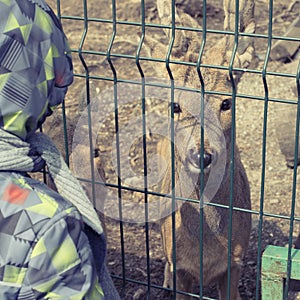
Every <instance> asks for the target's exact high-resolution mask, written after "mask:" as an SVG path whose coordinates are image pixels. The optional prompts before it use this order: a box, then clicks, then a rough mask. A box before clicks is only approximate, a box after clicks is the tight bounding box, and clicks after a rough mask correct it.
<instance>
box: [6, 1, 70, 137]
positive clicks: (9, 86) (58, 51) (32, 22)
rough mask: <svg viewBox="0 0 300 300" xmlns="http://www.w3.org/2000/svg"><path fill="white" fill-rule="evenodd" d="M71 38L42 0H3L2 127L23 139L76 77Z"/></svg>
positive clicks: (45, 115)
mask: <svg viewBox="0 0 300 300" xmlns="http://www.w3.org/2000/svg"><path fill="white" fill-rule="evenodd" d="M72 71H73V67H72V61H71V56H70V54H69V48H68V43H67V39H66V37H65V35H64V33H63V31H62V27H61V24H60V21H59V20H58V19H57V17H56V16H55V14H54V13H53V11H52V10H51V9H50V8H49V6H48V5H47V4H46V3H45V2H44V1H43V0H0V127H1V128H3V129H4V130H6V131H9V132H11V133H13V134H15V135H17V136H19V137H20V138H22V139H23V140H25V139H26V138H27V136H28V135H29V134H31V133H33V132H34V131H36V129H37V128H38V127H39V126H40V125H41V123H42V122H43V121H44V119H45V117H47V116H48V115H50V114H51V113H52V110H53V109H54V107H55V106H57V105H58V104H60V103H61V102H62V101H63V99H64V96H65V93H66V91H67V86H68V85H70V84H71V83H72V80H73V72H72Z"/></svg>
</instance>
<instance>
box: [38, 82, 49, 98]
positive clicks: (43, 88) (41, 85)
mask: <svg viewBox="0 0 300 300" xmlns="http://www.w3.org/2000/svg"><path fill="white" fill-rule="evenodd" d="M37 87H38V89H39V90H40V91H41V92H42V94H43V95H44V96H47V94H48V86H47V81H46V80H45V81H43V82H41V83H39V84H38V85H37Z"/></svg>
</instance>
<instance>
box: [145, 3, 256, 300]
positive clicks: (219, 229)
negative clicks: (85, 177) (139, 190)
mask: <svg viewBox="0 0 300 300" xmlns="http://www.w3.org/2000/svg"><path fill="white" fill-rule="evenodd" d="M234 3H235V1H233V0H224V9H225V21H224V29H225V30H234V24H233V22H234V18H233V16H234V15H235V11H234ZM157 6H158V13H159V15H160V18H161V21H162V23H163V24H166V23H167V24H169V23H170V18H169V16H170V11H171V9H170V7H169V6H170V2H169V1H166V0H158V1H157ZM253 12H254V1H248V0H244V1H240V16H241V20H240V24H239V30H241V31H244V32H247V33H253V32H254V30H255V22H254V18H253ZM176 18H177V22H178V23H179V24H181V25H185V26H189V25H191V23H193V22H194V21H191V20H192V19H191V17H189V16H187V15H185V14H181V15H180V16H179V15H178V14H177V13H176ZM185 20H187V21H186V22H185ZM192 25H194V23H193V24H192ZM176 32H178V34H177V37H176V40H175V43H174V45H175V49H174V51H173V58H176V59H177V58H180V60H182V61H190V59H191V58H193V57H195V56H196V57H197V53H193V49H195V48H197V47H194V46H190V43H191V40H192V39H191V38H189V36H188V35H185V33H183V32H182V31H176ZM166 34H167V35H168V34H169V32H168V31H167V30H166ZM148 45H150V46H149V48H150V49H151V48H152V49H151V50H150V52H151V55H152V56H155V57H159V56H161V53H165V51H164V50H163V49H165V46H163V45H161V46H160V45H158V44H155V47H154V48H153V47H151V45H154V41H152V40H150V41H149V42H148ZM233 45H234V44H233V37H232V36H225V37H224V38H222V39H221V40H220V41H219V42H218V43H217V44H216V45H214V46H213V47H212V48H210V49H209V50H208V51H207V55H206V56H205V57H204V59H203V61H202V63H203V64H213V65H220V66H227V67H228V66H229V63H230V60H231V55H232V49H233ZM180 49H181V51H180ZM253 54H254V47H253V43H252V41H251V39H250V38H249V37H243V38H241V40H240V44H239V47H238V51H237V53H236V56H235V60H234V67H238V68H247V67H248V66H249V64H250V62H251V60H252V57H253ZM194 61H195V59H194ZM160 72H161V71H160ZM163 72H164V73H166V71H165V70H164V71H163ZM172 72H173V76H174V80H175V84H176V83H178V82H179V83H180V84H183V85H185V86H187V87H193V88H198V89H200V80H199V76H198V73H197V70H196V68H195V67H184V66H181V65H178V64H176V65H175V66H174V65H173V66H172ZM201 72H202V75H203V78H204V83H205V90H206V91H218V92H223V93H229V94H230V93H232V85H233V84H235V85H236V84H237V83H238V81H239V79H240V77H241V73H235V74H234V77H233V78H234V82H231V80H230V78H229V72H228V70H220V69H215V68H204V67H202V68H201ZM231 79H232V78H231ZM205 97H206V98H205V104H206V105H208V106H209V108H210V109H209V110H210V112H213V113H214V115H215V117H216V120H217V122H216V123H219V124H220V126H219V127H220V128H221V134H222V135H224V141H225V144H226V145H225V148H226V157H225V171H224V176H223V178H222V180H221V184H220V187H219V189H218V190H217V192H216V194H215V195H214V197H213V199H209V200H210V202H211V203H215V204H221V205H229V202H230V181H231V179H230V177H231V176H230V174H231V170H230V159H231V151H232V150H231V143H232V141H231V136H232V132H231V127H232V110H231V109H228V110H222V109H221V105H222V102H223V101H224V100H227V99H229V101H231V99H230V98H231V97H230V96H225V95H224V96H223V95H206V96H205ZM199 99H200V97H199ZM175 101H176V102H177V103H178V104H179V105H180V107H181V109H182V111H181V112H180V113H179V114H175V117H176V119H175V121H174V122H175V137H174V138H175V184H176V197H180V196H181V197H186V196H187V195H185V194H184V192H183V193H182V191H183V189H181V185H182V182H181V181H182V179H180V178H179V172H180V170H182V167H184V168H185V169H186V170H187V173H186V174H187V175H186V176H187V177H186V179H187V181H189V180H191V182H194V183H195V182H196V184H195V189H194V190H193V191H192V193H191V195H189V197H191V198H192V199H199V195H200V191H199V189H200V188H199V185H200V181H199V178H198V176H199V174H200V170H199V173H198V174H195V172H192V171H190V170H189V166H188V163H187V156H188V155H189V153H190V152H191V151H198V153H200V149H201V145H200V131H201V130H200V129H201V126H200V121H199V120H195V118H193V116H191V112H193V109H191V108H190V109H188V110H186V109H185V106H187V105H188V104H187V103H188V99H187V97H183V96H182V95H180V93H179V95H178V97H176V99H175ZM198 105H200V101H199V102H198ZM207 121H208V122H212V124H210V126H212V127H214V126H215V127H216V128H218V125H217V124H215V122H214V121H213V120H207ZM204 122H205V121H204ZM191 140H194V141H196V142H195V143H194V144H192V143H191V142H190V141H191ZM204 141H205V143H204V146H203V147H204V151H205V152H206V153H210V154H212V156H213V158H214V153H215V152H217V151H218V149H214V146H213V145H211V143H210V141H209V138H207V136H206V138H205V139H204ZM170 147H171V143H170V140H169V139H168V138H162V140H161V141H160V143H159V145H158V152H159V154H160V155H161V157H162V160H165V161H167V163H168V168H167V172H166V174H165V176H164V178H163V180H162V183H161V186H160V192H161V193H163V194H171V189H172V180H171V178H172V176H171V158H170V154H171V148H170ZM182 153H185V155H184V156H182ZM161 163H163V162H161ZM209 174H210V171H209V169H208V170H206V171H205V173H204V182H205V183H206V182H207V180H208V176H209ZM195 178H196V179H195ZM184 184H186V182H184ZM232 201H233V203H232V204H233V207H235V208H242V209H250V208H251V203H250V189H249V184H248V179H247V176H246V173H245V170H244V167H243V165H242V162H241V160H240V156H239V152H238V148H237V146H236V145H235V144H234V187H233V199H232ZM170 203H171V200H163V201H162V202H161V213H162V219H161V233H162V241H163V248H164V252H165V256H166V260H167V262H166V266H165V278H164V286H168V287H172V286H173V269H174V264H173V263H174V260H173V240H172V230H174V228H175V236H176V259H175V260H176V278H177V281H176V289H177V290H181V291H187V292H191V291H192V285H193V282H194V279H196V282H199V278H200V273H199V272H200V256H199V253H200V248H199V237H200V234H201V233H203V281H204V282H203V284H204V286H207V285H209V284H211V283H217V284H218V288H219V295H220V299H227V272H228V264H227V263H228V230H229V209H226V208H221V207H216V206H212V205H204V207H203V216H204V220H203V227H201V225H200V221H199V220H200V210H199V204H198V203H196V204H193V203H189V202H184V203H183V204H182V205H180V206H178V205H179V204H180V201H179V200H176V205H177V207H178V209H177V210H176V211H175V224H173V222H172V215H171V214H168V212H169V213H170V212H171V204H170ZM250 229H251V215H250V214H249V213H246V212H240V211H236V210H234V211H233V213H232V235H231V262H230V271H231V272H230V274H231V281H230V282H231V284H230V295H231V296H230V299H241V298H240V294H239V291H238V281H239V277H240V272H241V266H242V260H243V257H244V255H245V252H246V250H247V247H248V242H249V236H250ZM176 299H180V300H181V299H189V297H186V296H184V295H180V294H178V295H177V298H176Z"/></svg>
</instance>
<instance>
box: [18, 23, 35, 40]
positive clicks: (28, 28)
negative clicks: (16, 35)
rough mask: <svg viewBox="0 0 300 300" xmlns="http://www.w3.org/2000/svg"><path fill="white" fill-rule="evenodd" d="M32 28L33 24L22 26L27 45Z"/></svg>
mask: <svg viewBox="0 0 300 300" xmlns="http://www.w3.org/2000/svg"><path fill="white" fill-rule="evenodd" d="M31 28H32V24H27V25H23V26H20V30H21V33H22V36H23V39H24V43H25V45H26V44H27V41H28V38H29V35H30V32H31Z"/></svg>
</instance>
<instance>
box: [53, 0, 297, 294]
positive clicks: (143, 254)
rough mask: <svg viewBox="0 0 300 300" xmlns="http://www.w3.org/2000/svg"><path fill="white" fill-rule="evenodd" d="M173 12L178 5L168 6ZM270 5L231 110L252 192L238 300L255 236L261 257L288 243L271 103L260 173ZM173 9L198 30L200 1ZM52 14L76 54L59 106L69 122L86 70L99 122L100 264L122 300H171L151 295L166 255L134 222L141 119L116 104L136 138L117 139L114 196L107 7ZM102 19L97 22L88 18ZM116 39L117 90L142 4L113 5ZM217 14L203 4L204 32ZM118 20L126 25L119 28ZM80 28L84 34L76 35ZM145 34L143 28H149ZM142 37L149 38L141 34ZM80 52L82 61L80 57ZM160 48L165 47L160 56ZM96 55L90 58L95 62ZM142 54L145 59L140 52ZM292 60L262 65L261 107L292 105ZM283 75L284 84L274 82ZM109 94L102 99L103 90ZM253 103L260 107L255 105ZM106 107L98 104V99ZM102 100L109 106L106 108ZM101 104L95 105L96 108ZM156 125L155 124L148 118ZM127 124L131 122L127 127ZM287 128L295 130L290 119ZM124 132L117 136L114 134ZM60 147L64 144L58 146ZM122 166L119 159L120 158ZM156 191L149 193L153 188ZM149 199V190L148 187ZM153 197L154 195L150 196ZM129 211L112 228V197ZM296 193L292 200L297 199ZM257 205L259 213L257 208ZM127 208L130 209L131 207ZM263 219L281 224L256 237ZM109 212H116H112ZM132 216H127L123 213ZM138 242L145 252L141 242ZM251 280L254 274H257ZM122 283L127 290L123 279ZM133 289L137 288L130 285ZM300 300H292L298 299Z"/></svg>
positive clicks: (277, 117) (252, 283) (249, 284)
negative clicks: (103, 259)
mask: <svg viewBox="0 0 300 300" xmlns="http://www.w3.org/2000/svg"><path fill="white" fill-rule="evenodd" d="M48 2H49V4H51V5H52V7H53V8H54V9H55V8H56V1H54V0H51V1H48ZM85 2H86V3H87V16H88V17H89V18H90V22H89V23H88V27H85V24H84V22H83V20H82V19H83V16H84V5H83V3H85ZM176 3H177V2H176ZM268 3H269V2H268V1H263V0H260V1H256V22H257V31H256V33H258V34H260V37H257V38H255V46H256V47H255V48H256V60H255V65H253V66H252V67H251V68H252V69H255V70H257V71H258V72H257V73H256V74H253V73H251V74H247V73H246V74H245V75H244V76H243V77H242V80H241V82H240V85H239V89H238V93H239V94H240V95H248V96H249V97H247V98H244V97H239V98H238V99H237V106H236V109H237V110H236V128H237V144H238V146H239V149H240V152H241V158H242V161H243V163H244V165H245V168H246V171H247V175H248V178H249V181H250V186H251V198H252V209H253V226H252V227H253V228H252V233H251V240H250V246H249V250H248V253H247V256H246V257H245V262H244V267H243V274H242V277H241V280H240V292H241V295H242V298H243V299H244V300H245V299H255V293H256V287H257V283H256V276H257V270H256V266H257V257H260V255H261V252H258V236H259V235H260V234H261V236H262V244H261V251H263V250H264V249H265V247H266V246H267V245H268V244H273V245H280V246H284V245H286V244H287V243H288V240H289V222H290V221H289V218H288V216H289V215H290V212H291V201H292V183H293V170H292V169H290V168H287V166H286V163H285V158H284V156H283V155H282V153H281V151H280V148H279V144H278V138H277V137H278V131H280V130H281V125H280V124H281V123H280V122H282V118H281V116H282V112H283V111H284V110H285V108H286V106H284V105H283V104H280V103H278V102H276V101H270V102H269V103H268V107H267V109H268V110H267V113H268V117H267V123H266V124H267V129H266V145H265V146H266V153H265V154H266V156H265V169H263V168H262V161H263V157H264V156H263V150H262V149H263V132H264V113H265V109H266V103H265V101H264V100H263V98H264V96H265V92H266V90H265V89H264V85H263V80H262V75H261V74H262V69H263V66H264V59H265V55H266V51H267V46H268V40H267V39H266V38H264V37H263V35H266V34H267V33H268V28H269V22H268V18H269V4H268ZM291 3H292V2H291V1H289V0H276V1H274V11H273V35H274V36H279V35H282V34H284V32H285V31H286V29H287V28H288V26H289V25H290V24H291V23H292V22H293V20H294V19H295V18H296V17H297V16H298V15H299V11H300V5H299V1H295V3H294V4H295V5H293V6H291ZM178 9H179V10H184V11H185V12H187V13H189V14H191V15H192V16H193V17H195V18H196V19H197V20H198V21H199V23H200V24H201V22H202V15H201V9H202V4H201V2H197V1H195V0H188V1H178ZM60 12H61V14H62V15H63V25H64V29H65V32H66V34H67V36H68V38H69V41H70V46H71V49H72V50H74V53H73V59H74V69H75V73H76V74H77V76H76V78H75V81H74V84H73V85H72V87H71V88H70V89H69V92H68V95H67V99H66V112H67V115H69V116H70V117H71V119H72V118H73V116H74V114H76V112H77V110H78V103H81V102H82V99H86V89H85V84H86V80H85V74H86V72H85V68H84V64H86V66H87V67H88V68H89V75H90V76H91V77H92V79H91V88H92V94H91V98H93V97H98V99H102V100H103V103H102V102H101V103H100V104H101V107H100V115H101V119H99V120H96V123H97V122H98V123H97V124H100V123H101V124H100V125H99V136H98V139H97V141H98V146H99V154H100V159H101V161H102V164H103V166H104V170H105V173H106V182H107V184H108V188H107V193H108V196H107V203H108V204H107V205H108V207H110V205H111V207H110V210H108V212H109V213H108V217H107V218H106V230H107V236H108V254H107V264H108V267H109V270H110V272H111V274H112V275H114V282H115V284H116V286H117V288H118V290H119V292H120V294H122V298H123V299H126V300H131V299H134V300H139V299H141V300H142V299H169V298H170V296H169V295H168V294H167V293H166V292H165V291H163V290H161V289H160V288H159V287H161V286H162V283H163V270H164V261H165V259H164V256H163V252H162V247H161V241H160V233H159V227H158V224H157V223H156V222H151V223H148V224H147V225H145V224H144V223H136V222H133V219H136V218H137V214H139V209H140V207H142V206H143V201H144V198H145V196H144V193H143V192H142V191H143V180H141V178H142V174H143V173H142V172H143V152H142V147H141V145H142V138H141V137H142V131H141V128H140V127H138V126H137V127H130V126H129V124H131V123H134V122H136V120H139V117H138V116H140V115H141V109H142V107H141V104H140V103H139V102H135V101H132V100H130V101H125V100H124V102H121V104H122V105H120V106H119V110H118V114H119V129H120V132H126V128H129V127H130V128H131V129H133V131H134V130H136V132H135V134H134V135H133V137H134V139H133V140H132V136H131V135H130V134H128V135H126V133H124V136H123V137H122V136H121V140H120V149H119V150H120V155H121V157H124V158H125V159H124V161H126V162H128V161H129V165H127V164H126V163H125V164H124V165H121V167H122V168H125V171H122V170H121V171H122V172H123V173H124V174H126V176H125V175H124V176H123V177H122V176H121V182H119V183H122V185H124V186H126V187H129V189H128V188H125V189H123V190H122V191H121V190H118V189H117V188H116V186H117V185H118V177H117V173H118V171H117V162H116V160H115V159H114V158H113V157H114V155H115V154H116V147H115V119H114V118H115V117H114V103H113V98H109V95H111V94H109V93H110V92H111V91H113V83H114V82H113V72H112V69H111V67H110V65H109V64H108V61H107V58H106V55H105V54H106V52H107V49H108V47H109V43H110V40H111V36H112V32H113V26H112V23H111V22H110V21H109V20H111V19H112V17H113V14H112V5H111V1H108V0H86V1H82V2H79V3H76V5H75V4H74V1H71V0H63V1H61V3H60ZM145 12H146V13H145V16H146V22H147V23H151V24H158V23H159V21H158V18H157V11H156V8H155V3H154V1H153V0H146V1H145ZM96 18H97V19H101V20H102V21H101V22H99V21H97V20H95V19H96ZM116 19H117V21H118V23H117V26H116V36H115V41H114V43H113V46H112V49H111V53H112V54H124V55H125V56H127V57H125V58H114V59H113V64H114V67H115V69H116V74H117V78H118V80H120V81H125V82H126V80H132V79H137V80H138V79H140V73H139V70H138V68H137V67H136V62H135V59H134V57H135V54H136V51H137V47H138V43H139V38H138V37H139V34H140V33H141V29H140V27H139V26H136V25H135V24H136V23H137V22H140V20H141V8H140V1H137V0H131V1H130V0H119V1H117V2H116ZM222 19H223V12H222V5H221V1H216V0H212V1H210V0H208V1H207V22H208V24H207V26H208V29H214V30H215V29H222ZM124 21H127V22H128V21H130V22H131V23H130V24H125V23H124ZM84 29H86V31H85V30H84ZM147 30H148V29H147ZM147 32H148V31H147ZM149 34H151V36H152V37H154V38H156V39H159V40H161V41H166V40H165V39H164V37H163V33H162V30H161V29H159V28H158V29H157V28H154V27H151V28H150V29H149ZM216 38H217V36H216V35H214V34H213V33H209V34H208V37H207V40H208V42H207V44H208V47H209V45H210V44H211V43H213V42H214V41H215V40H216ZM79 49H82V50H83V51H84V52H85V53H84V54H83V55H82V57H81V58H80V55H79V53H78V50H79ZM166 49H167V48H166ZM95 52H98V53H95ZM142 53H144V52H142ZM298 62H299V58H297V57H293V58H291V59H290V60H288V61H286V62H282V61H281V62H280V61H270V62H269V63H268V65H267V70H268V71H269V72H270V73H269V74H268V75H267V83H268V93H269V99H273V100H291V101H297V97H298V96H297V93H296V79H295V74H296V71H297V66H298ZM142 67H143V70H144V72H145V74H146V76H147V77H151V76H155V75H156V74H155V72H154V70H155V62H152V63H145V62H142ZM278 73H283V74H285V76H282V75H281V76H279V75H278ZM122 87H123V86H122ZM130 88H131V87H129V86H126V84H125V83H124V89H123V90H125V92H124V94H122V96H124V98H126V96H127V95H131V98H130V97H129V98H130V99H132V94H134V93H135V92H136V91H137V89H136V88H135V89H133V90H131V89H130ZM107 90H108V91H109V93H108V94H107V95H108V96H107V95H105V92H104V91H107ZM255 97H260V100H259V99H254V98H255ZM105 99H106V100H105ZM107 99H108V100H107ZM102 100H101V101H102ZM164 108H165V106H164V104H163V105H162V104H161V103H160V102H159V101H152V102H147V103H146V109H147V113H149V115H150V116H155V117H156V118H159V117H160V116H162V115H163V111H162V110H163V109H164ZM155 120H157V119H155ZM133 121H134V122H133ZM149 124H150V125H151V126H152V127H151V126H149V127H151V128H147V130H146V132H147V134H148V135H147V149H148V154H150V153H152V154H153V153H154V152H155V145H156V141H157V140H156V139H155V136H154V137H151V136H150V134H149V132H150V131H151V132H152V133H153V132H156V130H157V126H158V125H157V124H156V123H155V122H153V123H151V122H149ZM131 126H132V125H131ZM290 126H291V128H292V127H293V126H295V122H292V120H291V125H290ZM122 130H123V131H122ZM62 138H63V137H62ZM121 161H122V162H123V160H122V159H121ZM126 168H132V169H133V170H134V172H136V173H135V174H131V173H130V172H127V171H128V170H126ZM262 171H264V172H265V173H264V176H265V177H264V184H262ZM130 188H138V189H140V190H141V192H133V191H131V190H130ZM153 189H154V188H153ZM150 190H151V188H150ZM154 190H155V189H154ZM118 193H119V194H121V195H122V199H123V200H126V201H127V202H126V201H125V202H126V203H127V204H128V207H129V208H127V210H126V213H127V214H126V216H125V218H128V220H129V221H128V222H125V223H122V224H120V223H119V222H118V220H116V218H117V217H118V214H116V211H117V208H118V207H117V206H116V203H117V202H116V199H118V195H119V194H118ZM298 194H299V191H297V196H298ZM262 199H263V207H261V200H262ZM132 203H135V204H132ZM262 208H263V210H264V212H265V213H266V214H269V215H271V214H275V215H277V216H278V215H282V216H284V217H283V218H279V217H276V216H273V217H271V216H265V217H264V219H263V229H262V232H259V230H258V213H259V211H260V209H262ZM112 209H115V211H114V212H112ZM130 212H132V215H131V214H130ZM296 217H298V218H299V217H300V208H297V207H296ZM296 223H297V222H295V225H294V226H295V230H294V233H293V235H294V237H296V236H297V230H298V225H297V224H296ZM146 240H148V241H149V243H146ZM258 275H259V274H258ZM124 276H125V277H126V282H124V281H123V279H122V277H124ZM136 281H141V282H142V283H140V282H136ZM148 282H150V283H151V286H152V287H151V289H150V296H149V297H148V298H147V283H148ZM207 295H208V296H210V297H217V295H216V291H215V289H214V288H213V287H212V288H210V289H208V290H207ZM296 296H297V295H292V294H291V295H290V299H295V297H296ZM299 299H300V298H299Z"/></svg>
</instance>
